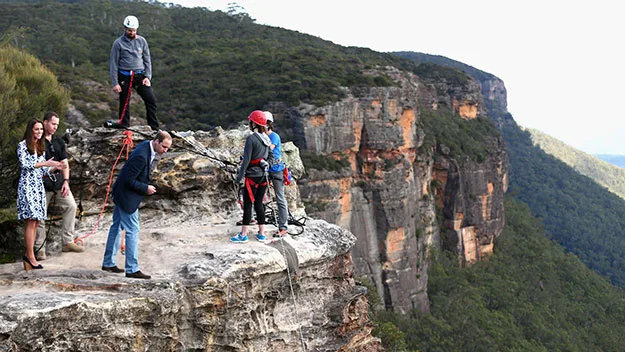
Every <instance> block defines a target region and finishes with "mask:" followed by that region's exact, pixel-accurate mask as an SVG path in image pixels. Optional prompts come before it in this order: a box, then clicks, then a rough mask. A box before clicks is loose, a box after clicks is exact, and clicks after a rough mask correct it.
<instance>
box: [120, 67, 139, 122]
mask: <svg viewBox="0 0 625 352" xmlns="http://www.w3.org/2000/svg"><path fill="white" fill-rule="evenodd" d="M134 78H135V71H130V83H129V84H128V95H127V96H126V103H125V104H124V108H123V109H122V113H121V114H119V124H120V125H121V124H122V122H123V121H124V114H125V113H126V110H127V109H128V104H130V94H131V93H132V81H133V80H134ZM128 122H129V123H130V119H128Z"/></svg>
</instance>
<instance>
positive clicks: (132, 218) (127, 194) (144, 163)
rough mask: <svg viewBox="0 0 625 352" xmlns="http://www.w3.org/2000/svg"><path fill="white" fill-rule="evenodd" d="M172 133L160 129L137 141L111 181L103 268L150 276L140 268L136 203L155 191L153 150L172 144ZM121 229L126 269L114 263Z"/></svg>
mask: <svg viewBox="0 0 625 352" xmlns="http://www.w3.org/2000/svg"><path fill="white" fill-rule="evenodd" d="M171 143H172V140H171V136H170V135H169V133H167V132H165V131H159V132H158V133H157V135H156V138H154V140H152V141H145V142H142V143H140V144H139V145H138V146H137V148H135V150H134V151H133V152H132V153H131V154H130V157H129V158H128V161H126V164H124V167H123V168H122V170H121V171H120V172H119V176H117V181H115V184H114V185H113V201H114V203H115V210H114V211H113V224H112V225H111V228H110V230H109V235H108V239H107V240H106V250H105V251H104V261H103V262H102V270H104V271H109V272H113V273H123V272H124V271H125V272H126V277H131V278H135V279H149V278H150V275H146V274H144V273H142V272H141V271H140V270H139V259H138V245H139V204H140V203H141V200H143V197H144V196H145V195H152V194H154V193H156V187H154V186H153V185H150V184H149V182H150V171H151V167H150V165H151V164H152V162H153V161H154V157H155V156H156V154H158V155H163V154H165V153H166V152H167V150H169V148H170V147H171ZM122 229H125V230H126V270H124V269H120V268H118V267H117V265H116V264H115V254H116V252H117V246H116V245H115V244H116V243H117V237H118V236H119V233H120V231H121V230H122Z"/></svg>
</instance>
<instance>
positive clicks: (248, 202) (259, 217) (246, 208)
mask: <svg viewBox="0 0 625 352" xmlns="http://www.w3.org/2000/svg"><path fill="white" fill-rule="evenodd" d="M251 179H252V181H254V183H256V185H257V186H258V188H256V187H254V186H255V185H252V192H253V194H254V211H255V212H256V223H257V224H258V225H264V224H265V206H264V205H263V198H265V191H266V190H267V184H266V183H265V185H263V186H261V185H260V184H261V183H264V182H266V181H267V180H266V179H265V178H264V177H252V178H251ZM250 220H252V199H251V198H250V195H249V194H248V190H247V187H244V191H243V225H249V224H250Z"/></svg>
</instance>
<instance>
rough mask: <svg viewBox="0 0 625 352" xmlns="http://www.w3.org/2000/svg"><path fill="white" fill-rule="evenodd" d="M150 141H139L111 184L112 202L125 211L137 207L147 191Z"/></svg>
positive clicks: (131, 211) (133, 209) (127, 211)
mask: <svg viewBox="0 0 625 352" xmlns="http://www.w3.org/2000/svg"><path fill="white" fill-rule="evenodd" d="M149 143H151V141H144V142H141V143H140V144H139V145H138V146H137V147H136V148H135V150H134V151H133V152H132V153H130V157H129V158H128V160H127V161H126V164H124V167H122V171H120V172H119V176H117V180H116V181H115V184H114V185H113V202H115V205H117V206H119V207H120V208H121V209H122V210H123V211H124V212H126V213H134V212H135V210H137V209H138V208H139V204H140V203H141V200H143V196H145V195H147V194H148V193H147V192H148V182H150V158H151V153H152V151H151V149H150V144H149Z"/></svg>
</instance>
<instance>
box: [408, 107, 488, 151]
mask: <svg viewBox="0 0 625 352" xmlns="http://www.w3.org/2000/svg"><path fill="white" fill-rule="evenodd" d="M420 111H421V121H422V122H423V125H424V127H425V140H424V142H423V145H422V147H423V148H424V149H429V148H431V147H433V146H440V145H444V146H446V147H448V148H449V153H450V155H451V156H452V157H454V158H461V157H463V156H466V157H468V158H470V159H471V160H474V161H477V162H483V161H485V160H486V158H487V156H488V154H489V153H490V152H495V151H497V149H498V146H497V142H496V141H497V139H498V138H499V137H500V135H499V131H497V128H495V125H493V123H492V122H491V121H490V120H489V119H488V118H486V117H478V118H476V119H473V120H468V121H467V120H464V119H462V118H461V117H460V116H458V115H457V114H454V113H453V112H452V111H450V110H448V109H442V108H441V109H439V110H430V109H428V108H427V107H423V106H422V107H421V109H420Z"/></svg>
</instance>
